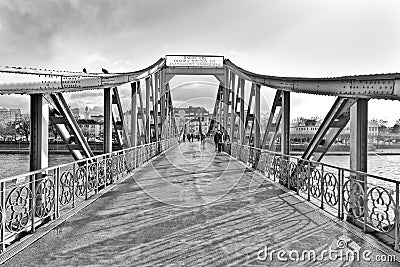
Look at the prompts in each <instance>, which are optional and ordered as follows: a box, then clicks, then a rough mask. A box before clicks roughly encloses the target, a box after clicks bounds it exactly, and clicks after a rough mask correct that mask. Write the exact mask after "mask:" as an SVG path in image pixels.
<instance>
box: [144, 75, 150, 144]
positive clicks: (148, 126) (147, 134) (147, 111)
mask: <svg viewBox="0 0 400 267" xmlns="http://www.w3.org/2000/svg"><path fill="white" fill-rule="evenodd" d="M145 82H146V128H145V129H146V136H147V142H148V143H151V130H150V122H151V119H150V83H151V80H150V77H147V78H146V80H145Z"/></svg>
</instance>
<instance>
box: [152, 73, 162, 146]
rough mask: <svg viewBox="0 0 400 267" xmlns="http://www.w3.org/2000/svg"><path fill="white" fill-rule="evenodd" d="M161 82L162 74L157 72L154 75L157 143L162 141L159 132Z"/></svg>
mask: <svg viewBox="0 0 400 267" xmlns="http://www.w3.org/2000/svg"><path fill="white" fill-rule="evenodd" d="M159 82H160V73H159V72H156V73H155V74H154V94H153V105H154V109H153V110H154V116H153V118H154V134H155V136H156V140H155V141H156V142H157V141H158V140H160V139H159V131H158V92H159V91H158V90H159V88H160V85H159Z"/></svg>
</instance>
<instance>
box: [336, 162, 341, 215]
mask: <svg viewBox="0 0 400 267" xmlns="http://www.w3.org/2000/svg"><path fill="white" fill-rule="evenodd" d="M340 173H341V172H340V169H337V177H338V178H337V181H338V183H337V193H338V214H337V216H338V219H341V216H340V214H341V209H342V199H341V195H342V194H341V190H342V181H341V179H342V178H341V175H340Z"/></svg>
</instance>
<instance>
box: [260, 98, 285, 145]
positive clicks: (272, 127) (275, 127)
mask: <svg viewBox="0 0 400 267" xmlns="http://www.w3.org/2000/svg"><path fill="white" fill-rule="evenodd" d="M278 107H279V111H277V108H278ZM274 118H276V120H275V124H274V123H273V120H274ZM281 120H282V91H281V90H277V91H276V93H275V97H274V102H273V103H272V107H271V111H270V113H269V117H268V122H267V126H266V128H265V132H264V137H263V140H262V143H261V147H262V148H265V149H267V150H271V148H272V146H273V144H274V142H275V139H276V136H277V134H278V131H279V126H280V123H281ZM271 132H272V137H271V139H270V141H269V142H268V146H267V147H265V145H266V143H267V140H268V135H269V134H270V133H271Z"/></svg>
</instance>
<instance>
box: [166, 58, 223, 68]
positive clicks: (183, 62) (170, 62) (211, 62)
mask: <svg viewBox="0 0 400 267" xmlns="http://www.w3.org/2000/svg"><path fill="white" fill-rule="evenodd" d="M166 59H167V60H166V61H167V62H166V64H167V66H169V67H206V68H222V67H223V65H224V57H222V56H166Z"/></svg>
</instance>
